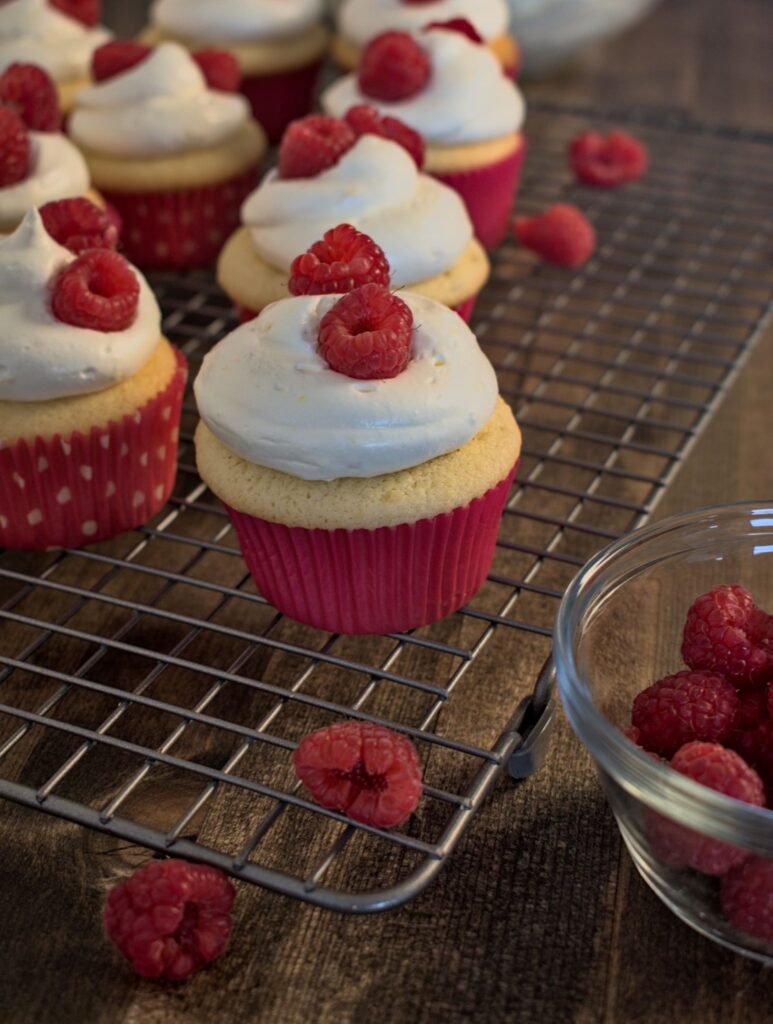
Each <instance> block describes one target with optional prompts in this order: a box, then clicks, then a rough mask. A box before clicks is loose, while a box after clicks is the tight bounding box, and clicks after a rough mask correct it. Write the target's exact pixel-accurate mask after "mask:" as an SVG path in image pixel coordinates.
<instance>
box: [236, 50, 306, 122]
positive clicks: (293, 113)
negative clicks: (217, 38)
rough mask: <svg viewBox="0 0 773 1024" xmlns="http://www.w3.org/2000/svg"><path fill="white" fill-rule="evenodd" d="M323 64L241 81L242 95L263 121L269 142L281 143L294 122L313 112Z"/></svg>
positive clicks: (257, 116) (256, 115)
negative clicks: (289, 125)
mask: <svg viewBox="0 0 773 1024" xmlns="http://www.w3.org/2000/svg"><path fill="white" fill-rule="evenodd" d="M321 67H322V62H321V61H315V62H314V63H313V64H307V65H306V66H305V67H302V68H295V69H294V70H292V71H282V72H278V73H277V74H275V75H249V76H248V77H247V78H243V79H242V84H241V87H240V88H241V91H242V94H243V95H244V96H245V97H246V98H247V100H249V103H250V106H251V107H252V114H253V116H254V117H255V119H256V120H257V121H260V123H261V125H262V126H263V129H264V131H265V133H266V135H268V138H269V141H270V142H279V140H280V139H281V137H282V133H283V132H284V130H285V128H286V127H287V126H288V124H289V123H290V122H291V121H294V120H295V119H296V118H298V117H303V116H304V115H305V114H308V113H309V111H310V110H311V108H312V106H313V102H314V89H315V88H316V85H317V79H318V78H319V72H320V69H321Z"/></svg>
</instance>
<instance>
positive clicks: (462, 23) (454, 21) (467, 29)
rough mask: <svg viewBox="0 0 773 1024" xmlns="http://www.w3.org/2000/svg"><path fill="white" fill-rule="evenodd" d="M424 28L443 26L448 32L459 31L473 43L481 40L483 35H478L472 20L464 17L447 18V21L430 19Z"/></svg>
mask: <svg viewBox="0 0 773 1024" xmlns="http://www.w3.org/2000/svg"><path fill="white" fill-rule="evenodd" d="M424 28H425V29H430V28H444V29H448V31H449V32H460V33H461V34H462V35H463V36H467V38H468V39H469V40H471V42H473V43H482V42H483V36H481V35H480V33H479V32H478V30H477V29H476V28H475V26H474V25H473V24H472V22H471V21H468V20H467V19H466V18H449V19H448V20H447V21H430V22H429V24H427V25H425V26H424Z"/></svg>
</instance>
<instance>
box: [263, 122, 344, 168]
mask: <svg viewBox="0 0 773 1024" xmlns="http://www.w3.org/2000/svg"><path fill="white" fill-rule="evenodd" d="M356 141H357V136H356V135H355V134H354V132H353V131H352V129H351V128H350V127H349V125H348V124H346V123H345V122H344V121H341V120H339V119H338V118H337V117H328V116H327V115H325V114H309V115H308V117H301V118H299V119H298V120H297V121H292V122H291V123H290V124H289V125H288V127H287V130H286V131H285V133H284V135H283V136H282V141H281V143H280V145H279V175H280V177H282V178H314V177H316V175H317V174H320V173H321V172H322V171H326V170H327V169H328V168H329V167H333V166H334V165H335V164H337V163H338V161H339V160H340V159H341V157H342V156H343V155H344V153H346V152H348V151H349V150H350V149H351V148H352V146H353V145H354V143H355V142H356Z"/></svg>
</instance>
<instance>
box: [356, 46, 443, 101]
mask: <svg viewBox="0 0 773 1024" xmlns="http://www.w3.org/2000/svg"><path fill="white" fill-rule="evenodd" d="M431 71H432V69H431V67H430V63H429V56H428V54H427V53H426V52H425V51H424V50H423V49H422V48H421V47H420V46H419V44H418V43H417V42H416V40H415V39H414V38H413V36H411V35H409V34H408V33H407V32H382V33H381V35H379V36H376V37H375V39H372V40H371V41H370V42H369V43H368V45H367V46H366V47H365V52H364V53H363V55H362V60H361V62H360V70H359V73H358V82H359V85H360V90H361V91H362V92H363V93H364V94H365V95H366V96H372V97H373V99H376V100H386V101H387V102H389V103H394V102H395V101H397V100H407V99H409V98H410V97H411V96H415V95H416V93H418V92H421V90H422V89H423V88H424V86H425V85H426V84H427V82H428V81H429V76H430V74H431Z"/></svg>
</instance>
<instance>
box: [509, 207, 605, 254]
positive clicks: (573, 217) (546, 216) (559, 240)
mask: <svg viewBox="0 0 773 1024" xmlns="http://www.w3.org/2000/svg"><path fill="white" fill-rule="evenodd" d="M515 234H516V237H517V238H518V241H519V242H520V243H521V245H525V246H526V248H527V249H533V250H534V252H536V253H538V254H539V255H540V256H541V257H542V258H543V260H546V261H547V262H548V263H554V264H555V265H556V266H558V267H579V266H582V264H583V263H585V262H586V261H587V260H588V259H590V257H591V256H592V255H593V250H594V249H595V248H596V233H595V231H594V230H593V225H592V224H591V223H590V221H589V220H588V219H587V218H586V216H585V215H584V214H583V213H582V211H580V210H578V209H577V207H576V206H570V205H568V204H567V203H556V204H555V206H551V207H550V209H549V210H547V211H546V212H545V213H542V214H540V215H539V216H537V217H516V219H515Z"/></svg>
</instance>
